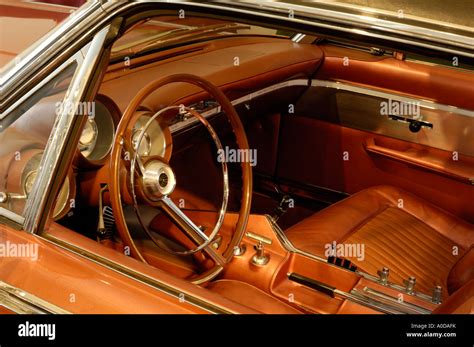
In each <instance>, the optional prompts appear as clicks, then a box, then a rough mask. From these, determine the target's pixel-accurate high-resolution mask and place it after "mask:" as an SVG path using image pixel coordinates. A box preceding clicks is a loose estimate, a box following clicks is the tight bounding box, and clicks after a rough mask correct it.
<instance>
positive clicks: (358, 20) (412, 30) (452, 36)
mask: <svg viewBox="0 0 474 347" xmlns="http://www.w3.org/2000/svg"><path fill="white" fill-rule="evenodd" d="M246 2H247V3H255V1H248V0H247V1H245V2H244V3H246ZM257 3H258V5H259V7H260V8H262V7H267V8H276V9H280V10H284V11H285V12H286V13H288V12H289V11H290V10H292V11H293V13H294V17H297V16H298V15H299V14H301V15H302V16H303V15H306V16H307V15H308V14H311V15H314V16H317V17H318V18H319V19H326V20H330V21H332V22H335V23H340V24H343V25H347V24H349V25H354V26H359V27H363V28H367V29H373V30H380V31H384V32H387V33H396V34H403V35H405V36H408V37H413V38H420V37H421V38H423V39H427V40H431V41H434V42H439V43H444V44H445V43H449V44H452V45H457V46H459V47H464V48H469V49H472V47H473V46H474V38H472V37H469V36H465V35H459V34H456V33H450V32H446V31H441V30H434V29H430V28H426V27H425V28H424V27H420V26H414V25H410V24H406V23H403V22H401V21H397V20H396V19H398V18H397V17H395V16H393V15H392V16H391V17H392V18H393V20H386V19H381V18H377V17H371V16H369V12H370V14H371V15H373V14H375V15H377V14H378V12H379V11H377V10H376V9H373V8H370V9H369V11H368V9H367V8H362V7H359V8H355V7H354V6H352V9H356V10H358V11H359V13H358V14H353V13H350V12H348V11H344V7H346V6H344V5H343V4H342V3H338V4H337V5H336V6H334V9H325V8H318V7H310V6H304V5H296V4H290V3H287V2H278V1H271V2H267V3H265V4H264V5H263V6H262V5H261V2H257ZM312 3H313V4H316V3H318V1H312ZM337 7H339V9H342V11H340V10H338V9H337ZM347 7H348V6H347ZM347 7H346V8H347ZM363 12H366V13H367V14H364V13H363ZM387 14H388V12H387V13H385V15H387ZM404 17H406V18H409V17H410V19H412V20H416V21H418V22H419V23H420V24H422V23H423V24H434V23H436V24H437V25H438V26H440V27H444V28H446V27H450V26H449V25H446V24H445V23H442V22H435V21H428V20H426V19H424V18H421V17H414V16H408V15H406V16H404ZM453 28H454V27H453ZM454 29H457V30H459V31H463V32H466V33H467V32H469V33H470V34H472V33H473V32H472V29H471V28H469V27H465V26H456V28H454Z"/></svg>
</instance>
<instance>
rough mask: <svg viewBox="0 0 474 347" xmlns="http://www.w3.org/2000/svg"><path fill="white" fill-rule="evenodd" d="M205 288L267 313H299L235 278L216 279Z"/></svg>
mask: <svg viewBox="0 0 474 347" xmlns="http://www.w3.org/2000/svg"><path fill="white" fill-rule="evenodd" d="M206 288H207V289H209V290H211V291H213V292H215V293H218V294H220V295H222V296H224V297H226V298H227V299H230V300H232V301H235V302H237V303H239V304H241V305H244V306H247V307H250V308H252V309H254V310H256V311H260V312H262V313H267V314H299V313H301V312H300V311H298V310H297V309H295V308H293V307H291V306H290V305H287V304H285V303H284V302H283V301H280V300H278V299H277V298H275V297H273V296H271V295H269V294H267V293H265V292H264V291H263V290H260V289H258V288H257V287H254V286H252V285H250V284H248V283H245V282H241V281H236V280H218V281H215V282H212V283H210V284H209V285H208V286H207V287H206Z"/></svg>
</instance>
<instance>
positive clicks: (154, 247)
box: [0, 16, 474, 314]
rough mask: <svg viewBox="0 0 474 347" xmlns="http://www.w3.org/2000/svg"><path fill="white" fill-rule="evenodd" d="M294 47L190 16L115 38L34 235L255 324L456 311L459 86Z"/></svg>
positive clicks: (471, 277) (287, 40) (465, 243)
mask: <svg viewBox="0 0 474 347" xmlns="http://www.w3.org/2000/svg"><path fill="white" fill-rule="evenodd" d="M295 34H297V33H292V32H286V31H284V30H280V29H271V28H267V27H260V26H256V25H253V24H252V25H249V24H243V23H233V22H229V21H223V20H220V19H210V18H204V17H197V16H194V17H186V18H183V19H180V18H177V17H174V16H159V17H152V18H148V19H147V20H142V21H140V22H137V23H136V24H134V25H133V26H131V27H130V28H129V29H128V30H127V31H126V32H125V33H124V34H123V35H122V36H121V37H120V38H119V39H118V40H116V41H115V42H114V43H113V44H112V45H111V47H110V57H109V59H108V64H107V66H106V67H105V68H104V71H103V73H102V74H101V76H100V78H101V82H100V86H99V88H98V90H97V92H96V95H95V96H94V98H93V101H94V105H95V111H94V116H93V117H88V118H87V117H86V118H87V119H85V121H84V128H83V129H82V130H81V135H80V139H79V145H78V148H77V151H76V154H75V156H74V161H73V165H72V166H71V167H70V168H69V171H68V175H67V177H66V179H65V181H64V183H63V186H62V187H63V188H62V189H61V191H60V194H59V196H58V199H57V202H56V206H55V207H54V213H53V214H52V216H51V218H52V220H51V223H50V224H49V225H48V226H47V228H46V230H45V233H48V234H51V235H53V236H55V237H58V238H59V237H68V238H80V239H81V240H86V239H87V242H94V243H96V244H98V245H100V247H101V248H104V249H105V248H108V249H111V250H114V251H115V252H117V253H120V254H125V255H126V256H130V257H133V258H135V259H137V260H138V261H141V262H144V263H147V264H149V265H150V266H151V267H154V268H157V269H159V270H161V271H163V272H166V273H168V274H171V275H173V276H174V277H176V278H179V279H184V280H187V281H191V282H193V283H195V284H197V285H199V286H202V287H204V288H206V289H208V290H209V291H211V292H213V293H215V294H216V295H220V296H223V297H225V298H227V299H229V300H231V301H234V302H235V303H237V304H239V305H242V306H243V307H248V308H252V309H254V310H255V311H257V312H262V313H290V314H297V313H341V314H344V313H369V314H375V313H453V312H456V313H468V312H470V309H471V307H472V305H473V297H474V250H473V245H474V204H473V201H474V122H473V119H474V118H473V117H474V98H472V97H471V96H472V95H474V83H472V81H473V78H474V72H473V71H472V70H471V69H469V67H468V66H452V65H450V64H449V63H450V62H445V61H442V60H441V59H438V58H436V57H429V56H424V55H422V54H419V55H415V54H411V53H404V52H398V51H390V50H387V49H380V48H376V47H370V46H365V45H363V44H362V43H357V42H350V41H344V40H337V39H332V38H322V37H316V36H311V35H299V36H298V35H295ZM295 37H296V38H295ZM471 68H472V67H471ZM70 75H71V73H69V74H66V76H61V78H62V79H57V81H56V82H57V83H56V84H55V88H58V89H59V90H60V86H61V83H62V80H63V79H67V78H69V76H70ZM59 93H60V96H61V97H62V96H63V95H64V91H60V92H59ZM50 94H51V93H50ZM48 98H52V100H53V101H56V100H57V99H58V96H57V94H55V95H53V96H48ZM46 99H47V98H46ZM395 104H396V105H397V106H400V105H408V106H413V107H415V108H416V112H415V115H414V116H413V114H410V113H409V112H408V113H403V112H398V111H400V110H398V111H394V109H393V107H392V106H393V105H395ZM43 105H49V106H48V107H49V110H50V109H51V107H53V106H52V105H54V102H49V103H43ZM387 105H388V107H389V111H388V112H385V113H384V112H383V111H382V108H383V107H385V106H387ZM402 111H403V110H402ZM35 112H38V110H36V111H35ZM412 116H413V117H412ZM31 118H32V117H30V119H31ZM37 118H38V119H42V122H45V123H48V122H50V123H52V122H53V118H51V119H50V118H47V117H46V118H44V117H43V118H41V117H37ZM30 124H31V123H29V121H26V120H25V117H21V118H19V119H18V120H17V122H16V123H14V124H13V127H10V128H9V131H7V132H4V133H2V134H0V136H3V137H5V138H6V136H15V135H14V133H13V132H24V133H25V134H27V135H25V136H30V137H31V138H34V139H35V141H37V139H38V138H42V140H41V141H40V142H41V144H39V145H37V146H28V148H26V147H25V151H23V152H22V153H24V154H23V160H21V161H17V162H15V163H11V162H6V161H2V162H1V163H0V165H3V166H5V168H6V169H5V171H4V172H8V171H9V170H10V171H11V170H13V169H11V166H12V165H17V166H19V165H22V168H21V170H20V169H18V170H19V171H18V170H17V169H15V170H17V171H18V172H20V174H17V175H16V176H12V177H11V178H8V179H7V178H0V183H1V184H2V185H3V184H4V185H5V186H7V185H8V184H10V185H11V184H12V183H8V182H13V181H16V182H21V184H16V186H15V188H12V186H10V187H9V188H8V189H7V190H10V191H12V190H14V191H19V192H20V191H21V190H22V189H23V188H21V187H23V186H25V184H26V183H25V182H27V181H28V180H30V181H31V180H32V178H34V175H33V176H32V172H36V171H35V170H38V165H39V164H38V162H39V161H38V158H37V155H38V153H41V148H44V145H45V143H46V141H47V135H46V136H44V134H43V135H41V136H38V135H37V134H29V135H28V132H31V131H32V130H31V129H32V127H31V126H30ZM27 125H28V126H27ZM33 128H34V129H35V130H34V131H36V132H38V133H40V132H41V124H40V125H38V126H37V127H33ZM45 128H47V127H45ZM28 129H29V130H28ZM49 129H50V128H49ZM45 133H46V134H49V130H48V132H45ZM22 136H23V135H22ZM3 137H2V139H3ZM2 141H3V140H2ZM25 141H26V142H28V143H30V142H31V140H29V139H26V140H25ZM15 146H17V147H18V144H15ZM218 154H223V155H225V156H226V159H225V160H221V159H222V158H221V157H220V156H219V155H218ZM239 155H240V156H241V158H242V157H245V156H246V157H245V158H246V159H247V160H239ZM35 158H36V161H35ZM241 158H240V159H241ZM234 159H235V160H234ZM7 181H8V182H7ZM3 182H5V183H3ZM29 184H31V183H29ZM27 186H28V185H27ZM24 193H25V194H27V191H25V192H24ZM12 201H13V200H12ZM11 203H15V204H21V202H20V201H13V202H11ZM20 208H22V206H19V207H18V209H20ZM68 235H69V236H68ZM81 242H86V241H81ZM345 246H347V247H345ZM336 249H337V250H341V252H340V253H339V252H336ZM331 251H332V252H331ZM350 251H352V252H353V253H352V254H348V252H349V253H350Z"/></svg>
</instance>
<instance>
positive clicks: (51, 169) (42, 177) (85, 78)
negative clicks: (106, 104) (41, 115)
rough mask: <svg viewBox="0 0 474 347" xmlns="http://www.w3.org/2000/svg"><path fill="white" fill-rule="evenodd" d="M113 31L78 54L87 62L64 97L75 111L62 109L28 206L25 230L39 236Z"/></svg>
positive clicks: (104, 32)
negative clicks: (79, 108) (68, 146)
mask: <svg viewBox="0 0 474 347" xmlns="http://www.w3.org/2000/svg"><path fill="white" fill-rule="evenodd" d="M110 29H111V26H110V25H109V26H107V27H105V28H104V29H102V30H100V31H99V32H98V33H97V34H96V35H95V36H94V38H93V39H92V41H91V42H90V43H89V44H87V45H86V46H85V47H84V48H83V49H82V50H81V51H79V52H78V53H80V54H81V55H83V60H82V61H81V63H80V65H79V66H78V67H77V70H76V72H75V74H74V76H73V79H72V81H71V84H70V86H69V89H68V90H67V92H66V96H65V97H64V102H65V103H68V104H69V105H72V106H73V107H65V108H62V112H61V113H60V114H59V115H58V117H57V118H56V121H55V124H54V126H53V130H52V132H51V136H50V138H49V140H48V143H47V144H46V147H45V150H44V155H43V158H42V159H41V163H40V167H41V168H42V169H41V170H40V171H39V173H38V177H37V179H36V181H35V183H34V186H33V189H32V191H31V194H30V196H29V197H28V200H27V202H26V206H25V223H24V225H23V227H24V229H25V230H26V231H28V232H30V233H37V232H38V231H40V229H41V226H42V219H43V218H44V212H45V210H47V209H46V208H45V207H46V206H48V199H49V200H51V199H52V198H53V196H52V195H55V194H54V189H51V186H52V181H53V179H55V178H58V179H60V178H61V177H64V174H65V172H63V173H61V172H58V171H59V164H60V161H61V159H64V156H65V155H68V154H67V153H65V148H66V144H67V142H68V140H69V137H70V135H71V133H72V131H73V129H74V128H75V127H76V126H77V124H76V123H78V122H79V123H81V124H82V122H83V117H79V116H78V115H76V109H77V106H78V104H79V102H81V101H82V100H83V98H84V95H85V94H86V92H87V89H88V88H89V82H90V80H91V77H92V76H93V74H94V70H95V67H96V65H97V63H98V60H99V57H100V53H101V52H102V50H103V46H104V43H105V40H106V38H107V35H108V33H109V30H110ZM85 50H86V52H85ZM69 155H70V156H71V155H72V153H69ZM67 160H68V159H67V158H66V161H67ZM61 181H62V180H61Z"/></svg>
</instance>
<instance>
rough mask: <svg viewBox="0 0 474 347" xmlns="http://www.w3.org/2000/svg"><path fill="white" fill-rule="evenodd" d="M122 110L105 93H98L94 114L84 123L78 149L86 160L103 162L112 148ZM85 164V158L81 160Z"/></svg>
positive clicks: (91, 162) (93, 162) (90, 162)
mask: <svg viewBox="0 0 474 347" xmlns="http://www.w3.org/2000/svg"><path fill="white" fill-rule="evenodd" d="M119 119H120V111H119V109H118V107H117V106H116V105H115V103H114V102H113V101H112V100H111V99H109V98H108V97H106V96H104V95H98V96H97V98H96V100H95V102H94V114H93V116H90V117H89V118H88V119H87V121H86V122H85V124H84V128H83V129H82V133H81V137H80V139H79V144H78V149H79V152H80V153H81V155H82V157H83V158H85V159H86V162H88V163H89V164H93V165H101V164H103V162H104V160H105V158H106V156H107V155H108V154H109V153H110V150H111V149H112V145H113V141H114V136H115V127H116V124H117V123H118V121H119ZM81 161H82V162H83V164H84V160H81Z"/></svg>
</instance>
